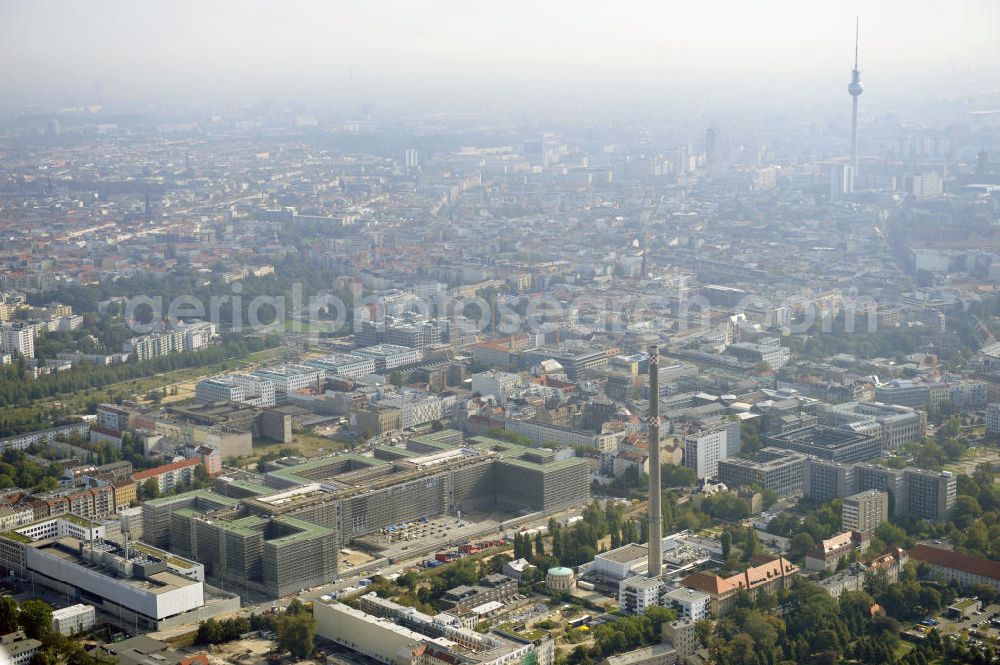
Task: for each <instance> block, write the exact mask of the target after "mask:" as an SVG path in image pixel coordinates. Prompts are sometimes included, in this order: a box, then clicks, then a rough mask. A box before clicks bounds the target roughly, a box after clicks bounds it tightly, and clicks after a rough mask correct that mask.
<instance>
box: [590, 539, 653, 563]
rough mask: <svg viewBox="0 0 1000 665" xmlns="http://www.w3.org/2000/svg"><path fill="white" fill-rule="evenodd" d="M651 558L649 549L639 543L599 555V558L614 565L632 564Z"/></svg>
mask: <svg viewBox="0 0 1000 665" xmlns="http://www.w3.org/2000/svg"><path fill="white" fill-rule="evenodd" d="M647 556H649V548H648V547H646V546H645V545H639V544H637V543H629V544H628V545H622V546H621V547H619V548H617V549H613V550H609V551H607V552H602V553H600V554H598V555H597V558H600V559H604V560H605V561H612V562H614V563H631V562H632V561H636V560H638V559H645V558H646V557H647Z"/></svg>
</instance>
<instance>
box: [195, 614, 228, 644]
mask: <svg viewBox="0 0 1000 665" xmlns="http://www.w3.org/2000/svg"><path fill="white" fill-rule="evenodd" d="M196 639H197V642H198V644H220V643H222V642H223V639H224V636H223V632H222V624H220V623H219V622H218V621H216V620H215V619H208V620H206V621H202V622H201V623H199V624H198V637H197V638H196Z"/></svg>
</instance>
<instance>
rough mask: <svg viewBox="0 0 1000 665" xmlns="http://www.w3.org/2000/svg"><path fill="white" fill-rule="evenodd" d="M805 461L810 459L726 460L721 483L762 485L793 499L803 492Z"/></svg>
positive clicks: (722, 464) (721, 466) (794, 455)
mask: <svg viewBox="0 0 1000 665" xmlns="http://www.w3.org/2000/svg"><path fill="white" fill-rule="evenodd" d="M805 462H806V456H805V455H800V454H798V453H792V454H789V455H784V456H782V457H777V458H773V459H767V460H763V461H754V460H747V459H740V458H734V459H726V460H722V461H720V462H719V481H720V482H723V483H725V484H726V485H727V486H728V487H738V486H740V485H760V486H761V487H763V488H764V489H768V490H774V491H775V492H777V493H778V494H780V495H782V496H789V495H792V494H798V493H799V492H801V491H802V477H803V467H804V465H805Z"/></svg>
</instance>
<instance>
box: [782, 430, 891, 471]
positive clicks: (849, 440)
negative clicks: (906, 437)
mask: <svg viewBox="0 0 1000 665" xmlns="http://www.w3.org/2000/svg"><path fill="white" fill-rule="evenodd" d="M767 443H768V445H769V446H774V447H777V448H785V449H787V450H794V451H795V452H799V453H802V454H804V455H812V456H813V457H818V458H820V459H828V460H831V461H834V462H864V461H866V460H870V459H875V458H876V457H878V456H880V455H881V454H882V444H881V441H880V440H879V439H878V438H876V437H875V436H872V435H871V434H865V433H862V432H856V431H854V430H851V429H849V428H846V427H829V426H826V425H816V426H813V427H803V428H801V429H797V430H792V431H790V432H785V433H783V434H775V435H773V436H769V437H767Z"/></svg>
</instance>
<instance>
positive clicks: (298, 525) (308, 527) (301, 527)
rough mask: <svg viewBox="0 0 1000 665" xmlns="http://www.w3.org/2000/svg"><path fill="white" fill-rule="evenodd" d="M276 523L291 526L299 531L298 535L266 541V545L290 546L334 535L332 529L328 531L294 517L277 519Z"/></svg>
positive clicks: (293, 534) (291, 534)
mask: <svg viewBox="0 0 1000 665" xmlns="http://www.w3.org/2000/svg"><path fill="white" fill-rule="evenodd" d="M275 521H276V522H278V523H280V524H284V525H286V526H290V527H292V528H293V529H298V533H290V534H288V535H287V536H281V537H280V538H274V539H273V540H268V541H266V544H269V545H273V546H275V547H281V546H283V545H290V544H292V543H296V542H299V541H302V540H309V539H311V538H316V537H319V536H329V535H331V534H332V533H333V531H332V530H331V529H327V528H326V527H323V526H320V525H318V524H313V523H312V522H306V521H303V520H300V519H295V518H294V517H280V518H276V519H275Z"/></svg>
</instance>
